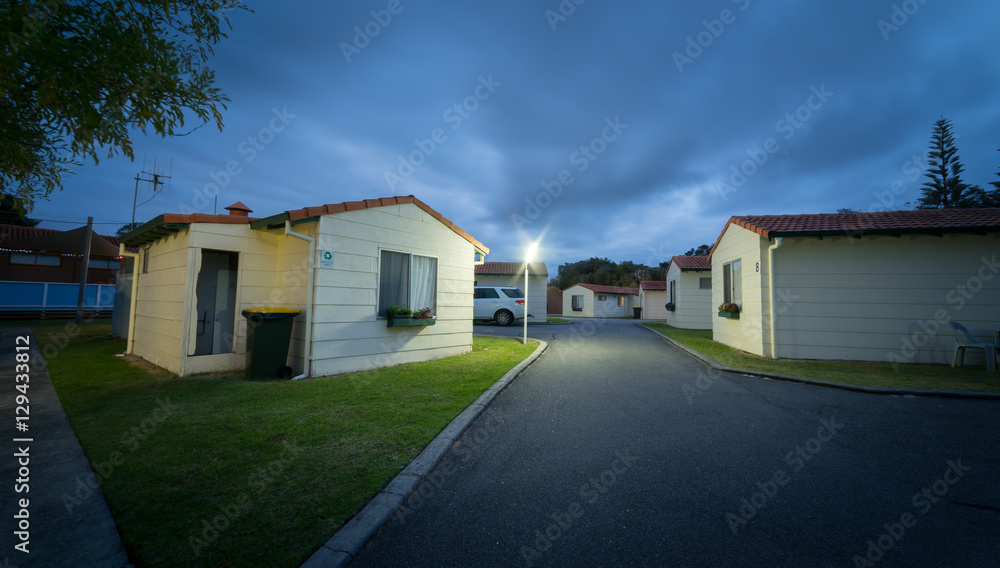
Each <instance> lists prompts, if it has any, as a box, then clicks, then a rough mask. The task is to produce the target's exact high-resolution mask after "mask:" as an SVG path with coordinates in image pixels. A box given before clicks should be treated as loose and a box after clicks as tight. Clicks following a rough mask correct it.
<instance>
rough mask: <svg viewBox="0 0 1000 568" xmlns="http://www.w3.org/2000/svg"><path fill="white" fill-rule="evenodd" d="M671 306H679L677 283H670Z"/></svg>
mask: <svg viewBox="0 0 1000 568" xmlns="http://www.w3.org/2000/svg"><path fill="white" fill-rule="evenodd" d="M668 301H669V302H670V303H671V304H675V305H676V304H677V281H676V280H671V281H670V299H669V300H668Z"/></svg>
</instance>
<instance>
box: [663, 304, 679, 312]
mask: <svg viewBox="0 0 1000 568" xmlns="http://www.w3.org/2000/svg"><path fill="white" fill-rule="evenodd" d="M664 307H665V308H667V311H668V312H672V311H675V310H676V309H677V306H675V305H674V304H667V305H666V306H664Z"/></svg>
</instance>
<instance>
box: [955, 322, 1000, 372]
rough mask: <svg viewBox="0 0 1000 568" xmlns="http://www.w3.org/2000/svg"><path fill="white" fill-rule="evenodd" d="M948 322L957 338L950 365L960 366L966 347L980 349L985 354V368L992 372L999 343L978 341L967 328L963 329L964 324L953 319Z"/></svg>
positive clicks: (999, 347) (999, 346) (994, 367)
mask: <svg viewBox="0 0 1000 568" xmlns="http://www.w3.org/2000/svg"><path fill="white" fill-rule="evenodd" d="M948 323H950V324H951V328H952V330H954V332H955V338H956V339H957V342H956V343H955V356H954V357H953V358H952V360H951V366H952V367H961V366H962V361H963V360H964V359H965V351H966V350H967V349H982V350H983V352H984V353H985V354H986V370H987V371H989V372H990V373H992V372H994V370H995V369H996V356H997V349H1000V345H998V344H996V343H980V342H978V341H976V340H975V339H973V338H972V334H971V333H969V330H968V329H965V326H964V325H962V324H960V323H956V322H953V321H951V322H948Z"/></svg>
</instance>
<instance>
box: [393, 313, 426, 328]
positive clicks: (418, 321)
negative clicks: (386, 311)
mask: <svg viewBox="0 0 1000 568" xmlns="http://www.w3.org/2000/svg"><path fill="white" fill-rule="evenodd" d="M385 321H386V327H415V326H421V325H434V324H435V323H437V318H435V317H433V316H429V317H419V316H389V317H387V318H385Z"/></svg>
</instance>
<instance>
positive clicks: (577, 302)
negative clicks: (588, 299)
mask: <svg viewBox="0 0 1000 568" xmlns="http://www.w3.org/2000/svg"><path fill="white" fill-rule="evenodd" d="M573 311H574V312H582V311H583V296H582V295H581V296H573Z"/></svg>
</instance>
